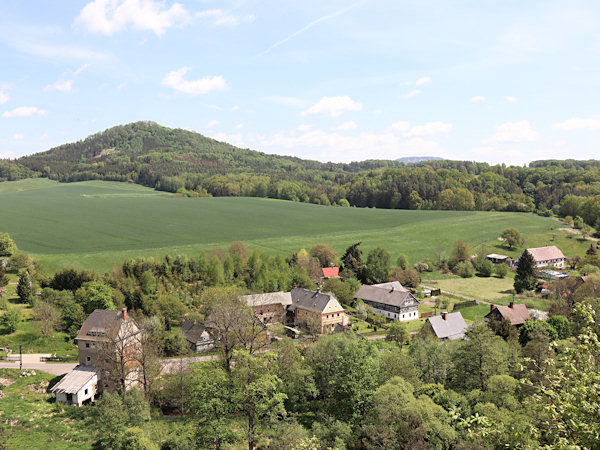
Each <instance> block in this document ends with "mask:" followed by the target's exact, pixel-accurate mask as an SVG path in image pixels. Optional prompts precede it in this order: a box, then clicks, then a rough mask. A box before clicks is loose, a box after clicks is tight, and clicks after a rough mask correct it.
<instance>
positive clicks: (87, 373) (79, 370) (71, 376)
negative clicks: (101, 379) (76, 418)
mask: <svg viewBox="0 0 600 450" xmlns="http://www.w3.org/2000/svg"><path fill="white" fill-rule="evenodd" d="M97 384H98V370H97V369H96V368H95V367H92V366H83V365H81V364H80V365H77V366H75V368H74V369H73V370H71V371H70V372H69V373H67V374H66V375H65V376H64V377H63V378H62V379H61V380H60V381H59V382H58V383H56V384H55V385H54V386H53V387H52V389H50V392H52V393H54V394H56V400H57V401H59V402H62V403H67V404H70V405H77V406H81V405H82V404H83V402H85V401H86V400H93V399H94V396H95V395H96V394H97Z"/></svg>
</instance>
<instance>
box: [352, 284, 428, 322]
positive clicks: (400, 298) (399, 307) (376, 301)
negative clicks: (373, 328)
mask: <svg viewBox="0 0 600 450" xmlns="http://www.w3.org/2000/svg"><path fill="white" fill-rule="evenodd" d="M354 297H355V298H358V299H361V300H362V301H363V302H365V303H366V304H367V305H370V306H372V307H373V312H374V313H375V314H381V315H382V316H384V317H386V318H388V319H393V320H402V321H406V320H413V319H418V318H419V301H418V300H417V299H416V297H415V296H414V295H412V294H411V293H410V291H409V290H408V289H406V288H405V287H404V286H402V285H401V284H400V283H399V282H398V281H393V282H390V283H380V284H373V285H367V284H363V285H362V286H361V287H360V289H359V290H358V292H357V293H356V294H355V295H354Z"/></svg>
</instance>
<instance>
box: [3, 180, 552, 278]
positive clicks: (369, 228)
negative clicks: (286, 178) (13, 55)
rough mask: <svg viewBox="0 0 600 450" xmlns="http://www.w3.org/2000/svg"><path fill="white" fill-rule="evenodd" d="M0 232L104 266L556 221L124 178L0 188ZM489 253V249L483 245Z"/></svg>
mask: <svg viewBox="0 0 600 450" xmlns="http://www.w3.org/2000/svg"><path fill="white" fill-rule="evenodd" d="M0 211H2V214H0V231H3V232H8V233H9V234H10V235H11V237H12V238H13V239H14V240H15V242H16V243H17V245H18V246H19V248H20V249H21V251H24V252H26V253H29V254H31V255H33V256H34V257H35V258H36V259H37V260H38V261H39V262H40V263H41V264H42V266H43V267H44V268H45V269H46V270H47V271H49V272H52V271H54V270H56V269H59V268H62V267H67V266H75V267H79V268H87V269H91V270H95V271H98V272H100V271H105V270H110V269H111V268H112V267H113V266H114V265H115V264H119V263H120V262H122V261H123V260H124V259H126V258H134V257H154V256H163V255H164V254H167V253H168V254H170V255H176V254H186V255H198V254H199V253H200V252H202V251H208V250H211V249H213V248H216V247H224V248H226V247H228V246H229V244H230V243H231V242H232V241H236V240H239V241H243V242H244V243H245V244H246V245H247V247H248V248H249V249H250V250H253V249H255V248H258V249H261V250H263V251H265V252H267V253H270V254H281V255H286V254H289V253H291V252H294V251H298V250H299V249H301V248H309V247H311V246H312V245H314V244H316V243H318V242H326V243H328V244H330V245H332V246H333V247H334V248H335V250H336V251H337V252H338V253H340V254H341V253H343V251H344V249H345V248H346V247H347V246H349V245H351V244H353V243H355V242H358V241H362V242H363V245H362V247H361V248H362V249H363V251H364V252H365V253H366V252H368V251H369V250H370V249H372V248H375V247H379V246H381V247H384V248H386V249H387V250H388V251H389V252H390V253H391V254H392V255H393V258H394V259H395V257H396V256H397V255H398V254H399V253H405V254H406V255H408V257H409V259H410V260H411V262H416V261H419V260H422V259H423V258H425V257H430V258H433V257H434V256H435V254H436V253H442V254H448V252H449V249H450V247H451V245H452V243H453V242H455V241H456V240H458V239H464V240H465V241H467V242H468V243H469V244H470V245H471V246H472V247H474V246H483V245H487V246H492V245H494V243H495V242H498V241H497V237H498V235H499V234H500V233H501V232H502V230H503V229H504V228H507V227H509V226H513V227H516V228H518V229H519V230H520V231H521V232H522V233H524V234H526V235H528V236H529V235H531V236H539V240H540V241H541V240H543V238H544V236H545V237H546V239H550V236H551V235H552V234H555V233H559V234H560V233H562V232H558V231H556V230H555V229H557V228H559V227H560V226H561V224H560V223H559V222H557V221H556V220H553V219H549V218H543V217H539V216H536V215H532V214H524V213H501V212H468V211H412V210H380V209H373V208H342V207H331V206H320V205H313V204H305V203H296V202H288V201H284V200H273V199H263V198H241V197H219V198H183V197H173V196H171V195H169V194H165V193H164V192H157V191H154V190H152V189H149V188H145V187H142V186H139V185H135V184H130V183H118V182H106V181H88V182H79V183H57V182H53V181H49V180H46V179H36V180H22V181H15V182H4V183H1V184H0ZM490 249H492V250H495V249H493V248H491V247H490Z"/></svg>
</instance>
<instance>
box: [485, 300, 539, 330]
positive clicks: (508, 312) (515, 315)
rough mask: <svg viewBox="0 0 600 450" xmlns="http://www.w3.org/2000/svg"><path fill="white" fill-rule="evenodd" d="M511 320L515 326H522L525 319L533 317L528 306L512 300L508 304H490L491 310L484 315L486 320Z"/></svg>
mask: <svg viewBox="0 0 600 450" xmlns="http://www.w3.org/2000/svg"><path fill="white" fill-rule="evenodd" d="M505 319H506V320H509V321H510V324H511V325H513V326H515V327H520V326H521V325H523V324H524V323H525V321H527V320H529V319H531V315H530V314H529V310H528V309H527V306H525V305H524V304H522V303H519V304H517V303H514V302H510V304H509V305H508V306H503V305H498V306H495V305H490V312H489V313H488V314H487V315H486V316H485V317H484V320H485V321H486V322H490V321H491V320H498V321H502V320H505Z"/></svg>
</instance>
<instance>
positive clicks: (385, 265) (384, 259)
mask: <svg viewBox="0 0 600 450" xmlns="http://www.w3.org/2000/svg"><path fill="white" fill-rule="evenodd" d="M390 260H391V256H390V254H389V253H388V252H387V251H386V250H385V249H384V248H381V247H378V248H375V249H373V250H371V251H370V252H369V255H368V256H367V264H366V266H365V270H364V272H365V275H364V280H363V281H365V282H366V283H368V284H375V283H383V282H386V281H388V280H389V276H390V275H389V274H390V269H391V265H390V264H391V263H390Z"/></svg>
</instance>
